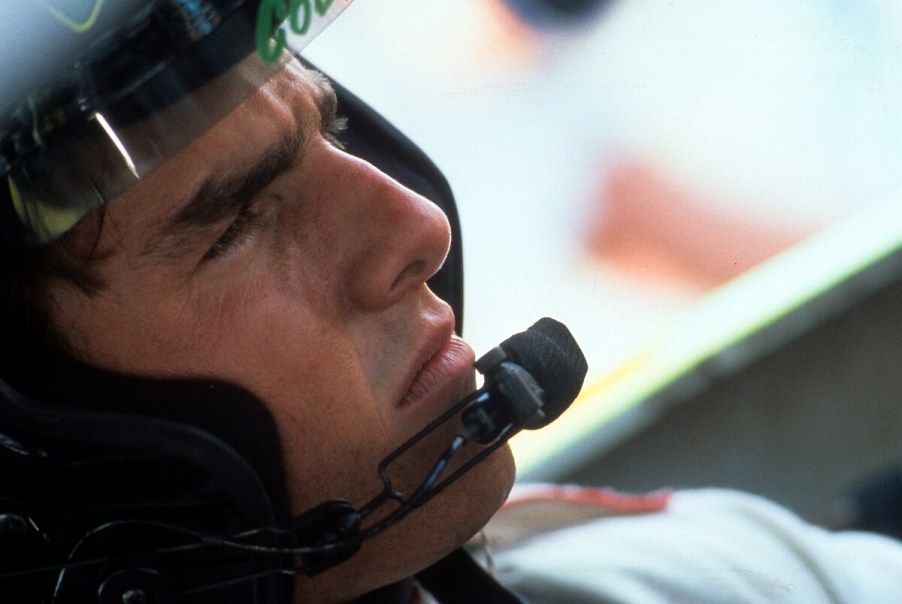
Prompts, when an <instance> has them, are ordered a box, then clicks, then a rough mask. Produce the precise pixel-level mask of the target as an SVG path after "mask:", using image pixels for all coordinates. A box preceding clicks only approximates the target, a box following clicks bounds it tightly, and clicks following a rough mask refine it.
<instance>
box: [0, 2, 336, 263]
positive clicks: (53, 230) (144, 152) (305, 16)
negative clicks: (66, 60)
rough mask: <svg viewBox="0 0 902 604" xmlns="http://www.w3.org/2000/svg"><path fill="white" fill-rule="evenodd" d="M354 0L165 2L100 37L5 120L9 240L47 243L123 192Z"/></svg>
mask: <svg viewBox="0 0 902 604" xmlns="http://www.w3.org/2000/svg"><path fill="white" fill-rule="evenodd" d="M350 2H351V0H307V1H300V2H291V7H290V8H287V3H285V2H282V1H266V0H264V1H262V2H259V3H258V2H245V3H238V6H237V8H236V7H232V10H231V12H229V13H226V12H225V9H222V7H219V9H218V10H220V13H221V14H219V15H218V17H217V18H216V19H211V18H210V14H211V12H210V11H212V10H213V9H214V8H216V7H215V6H213V5H214V4H217V3H216V2H214V1H213V0H209V2H207V3H206V4H207V5H209V6H207V8H208V9H210V10H208V11H207V13H205V15H204V18H205V19H206V21H207V23H206V24H204V23H201V24H200V25H198V24H197V23H188V24H187V25H186V24H185V21H186V17H185V15H183V14H181V13H178V14H177V13H174V12H173V11H174V10H175V8H174V7H176V8H179V9H184V6H186V5H191V6H192V7H197V6H202V5H205V3H204V2H197V1H195V2H192V3H186V2H183V1H182V0H165V1H163V2H160V3H158V5H157V10H156V11H151V12H150V14H149V15H148V16H147V18H146V19H145V20H144V22H142V23H141V24H139V25H137V26H132V27H131V28H130V30H129V32H127V34H122V33H120V34H119V35H118V38H116V37H115V36H113V37H111V36H110V34H105V35H104V36H101V39H100V40H99V41H98V42H97V43H95V44H94V45H93V46H92V47H91V48H90V49H89V51H86V52H85V53H84V54H83V55H82V58H80V59H79V61H78V62H77V63H76V65H75V66H73V68H72V69H71V70H69V71H66V72H64V73H62V74H60V75H59V76H58V77H57V78H56V79H55V80H54V81H52V82H50V83H49V85H44V86H42V87H41V88H40V90H39V92H32V93H29V94H27V95H25V99H24V100H23V101H20V102H19V103H18V105H16V106H15V107H14V109H13V110H11V111H8V112H7V116H6V120H5V121H4V122H2V123H0V159H2V161H3V164H5V165H4V166H3V167H5V172H6V178H7V185H8V188H9V195H8V197H7V198H6V199H3V198H0V203H2V204H3V205H4V206H6V207H5V208H4V209H3V210H0V221H3V222H4V223H6V226H5V227H4V229H3V230H4V233H3V237H4V239H6V243H10V242H12V243H14V244H20V243H26V244H32V245H35V244H42V243H46V242H48V241H51V240H53V239H55V238H57V237H59V236H60V235H62V234H63V233H65V232H66V231H68V230H69V229H71V228H72V227H73V226H74V225H75V224H76V223H77V222H78V221H79V220H80V219H81V218H82V217H84V216H85V215H87V214H88V213H90V212H92V211H93V210H95V209H96V208H98V207H100V206H102V205H104V204H106V203H107V202H108V201H110V200H111V199H113V198H114V197H116V196H118V195H120V194H122V193H123V192H124V191H125V190H126V189H128V188H129V187H130V186H131V185H133V184H134V183H135V182H137V181H138V180H139V179H141V178H143V177H144V176H146V175H147V174H149V173H150V172H152V171H153V170H154V169H155V168H156V167H158V166H159V165H161V164H162V163H164V162H165V161H166V160H167V159H169V158H170V157H172V156H173V155H174V154H175V153H176V152H177V151H179V150H180V149H182V148H183V147H185V146H186V145H187V144H188V143H190V142H191V141H192V140H194V139H195V138H197V137H198V136H200V135H201V134H203V133H204V132H206V131H207V130H208V129H209V128H210V127H211V126H213V125H214V124H216V123H217V122H219V121H220V120H222V119H223V118H224V117H225V116H226V115H227V114H229V113H230V112H231V111H232V110H233V109H235V108H236V107H237V106H238V105H239V104H240V103H241V102H243V101H244V100H246V99H247V98H248V97H249V96H250V95H251V94H253V93H254V92H255V91H256V90H257V89H259V88H260V86H262V85H263V84H264V83H266V82H267V81H268V80H269V79H270V78H271V77H272V76H273V75H274V74H275V73H276V72H278V71H279V70H280V69H281V68H282V67H283V66H284V64H285V63H286V62H287V61H289V60H291V56H292V51H293V52H298V51H299V50H300V49H301V48H303V47H304V46H305V45H306V44H307V43H309V42H310V41H311V40H312V39H313V38H314V37H315V36H316V35H318V34H319V33H320V32H321V31H322V30H323V29H324V28H325V27H326V26H328V24H329V23H331V22H332V21H333V20H334V19H335V18H336V17H337V16H338V14H340V13H341V12H342V11H343V10H344V9H345V8H346V7H347V6H348V5H349V4H350ZM219 4H230V5H236V3H235V2H234V1H233V2H231V3H228V2H226V3H222V2H220V3H219ZM189 16H190V15H189ZM173 22H176V26H173ZM161 23H164V25H160V24H161ZM167 26H168V27H167ZM174 31H175V32H177V33H175V34H174V33H173V32H174ZM113 38H116V39H115V44H113ZM186 38H188V39H189V42H186V41H185V39H186ZM289 43H290V47H289ZM180 46H182V48H180ZM111 48H112V49H113V50H110V49H111ZM98 54H99V56H100V58H96V59H95V58H94V55H98ZM85 57H88V58H85Z"/></svg>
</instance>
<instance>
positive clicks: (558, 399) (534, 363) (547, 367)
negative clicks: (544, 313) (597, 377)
mask: <svg viewBox="0 0 902 604" xmlns="http://www.w3.org/2000/svg"><path fill="white" fill-rule="evenodd" d="M501 348H502V349H504V352H505V353H507V356H508V358H509V360H511V361H512V362H514V363H516V364H517V365H519V366H520V367H522V368H523V369H525V370H526V371H528V372H529V373H530V374H531V375H532V377H533V378H534V379H535V380H536V382H537V383H538V384H539V386H541V388H542V390H544V391H545V404H544V406H543V407H542V411H543V413H544V414H545V419H544V420H543V421H542V422H541V423H540V424H538V425H536V426H531V427H530V428H532V429H536V428H541V427H543V426H547V425H548V424H550V423H551V422H553V421H554V420H556V419H557V418H558V416H560V415H561V413H563V412H564V411H565V410H566V409H567V407H569V406H570V404H571V403H572V402H573V400H574V399H575V398H576V395H578V394H579V391H580V389H582V387H583V380H585V378H586V372H587V371H588V369H589V365H588V363H586V357H585V355H583V351H582V350H580V348H579V344H577V343H576V340H575V339H574V338H573V335H571V333H570V330H569V329H567V327H566V326H565V325H564V324H563V323H560V322H558V321H555V320H554V319H550V318H548V317H545V318H543V319H539V320H538V321H537V322H536V323H535V324H534V325H533V326H532V327H530V328H529V329H527V330H526V331H524V332H521V333H518V334H514V335H512V336H511V337H509V338H508V339H507V340H505V341H504V342H502V343H501Z"/></svg>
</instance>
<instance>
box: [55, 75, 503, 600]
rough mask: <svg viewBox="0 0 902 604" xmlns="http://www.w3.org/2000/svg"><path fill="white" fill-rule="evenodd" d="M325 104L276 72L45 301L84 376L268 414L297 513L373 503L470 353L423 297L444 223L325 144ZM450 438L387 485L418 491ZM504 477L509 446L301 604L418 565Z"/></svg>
mask: <svg viewBox="0 0 902 604" xmlns="http://www.w3.org/2000/svg"><path fill="white" fill-rule="evenodd" d="M330 94H331V92H330V91H329V90H328V89H327V88H326V87H324V86H323V85H322V84H321V83H319V81H318V80H317V79H316V78H314V77H313V76H312V75H311V74H309V73H307V72H305V71H304V70H303V69H301V68H300V67H298V66H295V65H291V66H289V67H288V68H286V69H285V70H284V71H282V72H281V73H280V74H278V75H277V76H276V77H274V78H273V79H272V80H271V81H270V82H269V83H268V84H267V85H266V86H264V87H263V88H261V89H260V90H259V91H258V92H257V93H256V94H255V95H254V96H253V97H251V98H250V99H249V100H248V101H246V102H245V103H244V104H243V105H241V106H240V107H239V108H238V109H236V110H235V111H234V112H232V113H231V114H230V115H229V116H228V117H227V118H226V119H225V120H224V121H222V122H220V123H219V124H218V125H216V126H215V127H214V128H212V129H211V130H210V131H209V132H207V133H206V134H205V135H204V136H203V137H201V138H200V139H198V140H197V141H195V142H194V143H192V144H191V145H190V146H189V147H188V148H186V149H185V150H183V151H182V152H180V153H179V154H178V155H177V156H175V157H174V158H173V159H171V160H169V161H168V162H166V163H165V164H163V165H162V166H161V167H160V168H158V169H157V170H156V171H155V172H153V173H152V174H151V175H149V176H148V177H147V178H145V179H144V180H142V181H140V182H139V183H138V184H137V185H135V186H134V187H132V188H131V189H130V190H129V191H128V192H126V193H125V194H123V195H122V196H120V197H118V198H117V199H115V200H113V201H112V202H111V203H110V204H108V205H107V208H106V213H105V216H104V218H103V228H102V231H101V237H100V242H99V245H98V248H97V255H98V257H99V258H101V260H100V264H99V267H98V269H99V271H100V274H101V276H102V278H103V279H105V281H106V287H105V288H104V289H103V290H102V291H101V292H100V293H99V294H96V295H94V296H91V297H88V296H86V295H84V294H83V293H81V292H80V291H78V290H77V289H75V288H73V287H71V286H67V285H66V284H64V283H57V284H55V285H54V287H53V289H52V290H51V296H52V301H53V302H54V309H55V310H54V311H53V312H54V320H55V323H56V325H57V326H58V328H59V329H60V330H61V331H62V333H63V334H64V336H65V337H67V338H68V340H69V342H70V343H71V345H72V347H73V349H74V350H75V351H76V354H77V355H78V356H79V357H80V358H81V359H82V360H84V361H87V362H89V363H92V364H95V365H98V366H101V367H105V368H108V369H112V370H116V371H121V372H125V373H130V374H138V375H145V376H157V377H203V378H215V379H219V380H223V381H228V382H231V383H234V384H237V385H239V386H242V387H244V388H246V389H247V390H249V391H250V392H252V393H253V394H255V395H256V396H257V397H258V398H259V399H260V400H261V401H264V404H265V405H266V406H267V408H268V409H269V411H270V413H271V414H272V415H273V417H274V418H275V420H276V423H277V425H278V427H279V432H280V436H281V440H282V447H283V451H284V455H285V463H286V468H287V473H288V477H287V479H288V488H289V492H290V496H291V505H292V509H293V511H294V512H295V513H300V512H302V511H304V510H306V509H308V508H309V507H311V506H313V505H315V504H318V503H320V502H322V501H324V500H327V499H332V498H346V499H350V501H351V502H352V503H353V504H354V505H355V506H360V505H362V504H363V503H365V502H366V501H368V500H369V499H370V498H372V497H373V496H374V495H376V494H377V493H378V492H379V491H380V490H381V488H382V484H381V482H380V481H379V480H378V477H377V473H376V467H377V465H378V462H379V461H380V460H381V459H382V458H383V457H384V456H385V455H386V454H387V453H389V452H390V451H391V450H393V449H394V448H396V447H397V446H398V445H400V444H401V443H402V442H404V441H405V440H406V439H408V438H409V437H410V436H412V435H413V434H414V433H415V432H417V431H418V430H419V429H420V428H422V427H423V426H424V425H425V424H426V423H427V422H428V421H430V420H431V419H433V418H434V417H435V416H437V415H438V414H439V413H440V412H441V411H443V410H444V409H446V408H448V407H449V406H450V405H451V404H452V403H453V402H455V401H457V400H459V399H460V398H461V397H463V396H464V395H465V394H466V393H468V392H469V391H470V390H471V389H472V388H473V372H472V368H471V365H472V362H473V352H472V351H471V349H470V348H469V346H467V345H466V344H465V343H463V342H462V341H461V340H459V339H458V338H457V337H456V336H454V335H453V327H454V316H453V313H452V311H451V309H450V308H449V306H448V305H447V304H445V303H444V302H442V301H441V300H440V299H438V298H437V297H436V296H435V295H433V293H432V292H431V291H430V290H429V289H428V287H427V286H426V283H425V281H426V279H428V278H429V277H430V276H431V275H432V274H434V273H435V272H436V271H437V270H438V268H439V267H440V266H441V264H442V262H443V261H444V259H445V256H446V254H447V252H448V248H449V241H450V231H449V226H448V222H447V219H446V218H445V216H444V214H443V213H442V212H441V211H440V210H439V208H437V207H436V206H435V205H433V204H432V203H430V202H429V201H427V200H426V199H423V198H422V197H419V196H418V195H416V194H415V193H413V192H411V191H409V190H407V189H405V188H403V187H401V186H400V185H399V184H398V183H396V182H395V181H393V180H391V179H390V178H388V177H387V176H385V175H384V174H382V173H381V172H379V171H378V170H376V169H375V168H374V167H373V166H371V165H369V164H367V163H364V162H362V161H360V160H358V159H356V158H354V157H352V156H349V155H347V154H345V153H344V152H342V151H341V150H340V149H338V148H337V147H336V146H334V145H333V144H331V143H330V142H329V140H328V136H327V134H328V129H329V127H330V124H329V123H327V122H328V121H329V119H328V113H329V112H328V111H324V107H325V106H328V98H329V96H330ZM454 429H455V426H449V428H448V430H449V431H446V432H445V433H443V434H441V435H439V436H438V437H437V438H435V439H431V440H429V441H427V442H426V443H425V444H424V445H423V447H420V448H418V449H417V450H416V451H415V455H411V456H408V458H407V459H402V460H399V462H398V464H397V465H398V467H397V468H395V469H394V470H393V480H394V481H395V482H397V483H399V486H401V487H402V488H407V489H410V488H411V486H412V485H414V484H415V483H418V482H419V480H421V479H422V478H423V477H424V476H425V474H426V472H427V470H428V468H429V467H431V465H432V464H433V463H434V462H435V460H436V459H437V457H438V455H439V454H440V451H441V450H442V449H443V448H444V447H445V446H446V445H447V443H448V442H449V440H450V434H451V432H450V431H452V430H454ZM512 479H513V465H512V461H511V457H510V454H509V452H508V451H507V450H506V449H502V450H501V451H499V452H498V453H496V454H494V455H492V456H491V457H489V458H488V459H487V460H486V461H485V462H483V463H482V464H480V465H478V466H477V467H476V468H475V469H474V470H473V471H472V472H470V473H469V474H468V475H466V476H465V477H464V478H463V479H462V480H461V481H459V482H458V483H457V484H455V485H454V486H453V487H452V488H450V489H448V490H447V491H446V492H444V493H442V494H441V495H439V496H438V497H436V498H435V499H434V500H433V501H431V502H430V503H429V504H427V505H426V506H424V507H423V508H421V509H420V510H418V511H417V512H415V513H414V514H413V515H411V516H410V517H409V518H408V519H406V520H405V521H403V522H402V523H400V524H399V525H398V526H396V527H395V528H393V529H391V530H390V531H388V532H387V533H385V534H384V535H383V536H381V537H379V538H377V539H376V540H373V541H372V542H371V543H368V544H367V545H365V546H364V547H363V548H362V549H361V551H360V552H358V554H357V555H356V556H355V557H354V558H352V559H351V560H350V561H349V562H347V563H345V564H342V565H340V566H339V567H337V568H336V569H334V570H331V571H329V572H326V573H324V574H322V575H320V576H318V577H317V578H316V579H315V580H309V579H301V580H299V581H298V588H297V589H298V594H299V596H304V597H308V596H309V597H316V598H318V599H323V600H324V599H339V598H345V597H349V596H353V595H356V594H359V593H361V592H364V591H367V590H369V589H372V588H375V587H377V586H379V585H381V584H384V583H387V582H389V581H391V580H395V579H399V578H401V577H404V576H407V575H409V574H410V573H411V572H414V571H416V570H418V569H419V568H422V567H423V566H425V565H427V564H429V563H430V562H432V561H434V560H436V559H438V558H439V557H440V556H441V555H443V554H444V553H447V552H448V551H450V549H452V548H453V547H455V546H457V545H458V544H460V543H461V542H462V541H464V540H466V539H467V538H468V537H469V536H471V535H472V534H473V533H474V532H475V531H477V530H478V529H479V528H480V527H481V525H482V524H483V523H484V522H485V521H486V520H487V519H488V518H489V516H490V515H491V514H492V513H493V512H494V511H495V509H497V507H498V506H499V505H500V504H501V502H502V501H503V499H504V497H505V496H506V494H507V491H508V489H509V488H510V484H511V481H512ZM407 492H408V493H409V490H408V491H407ZM323 594H328V595H326V596H324V595H323Z"/></svg>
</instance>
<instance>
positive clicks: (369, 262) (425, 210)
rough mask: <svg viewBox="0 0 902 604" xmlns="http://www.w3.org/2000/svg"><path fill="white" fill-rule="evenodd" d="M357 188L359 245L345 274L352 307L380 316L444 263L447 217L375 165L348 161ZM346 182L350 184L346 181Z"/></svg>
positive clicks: (353, 198) (448, 233) (352, 200)
mask: <svg viewBox="0 0 902 604" xmlns="http://www.w3.org/2000/svg"><path fill="white" fill-rule="evenodd" d="M346 161H348V162H349V164H350V167H349V168H348V170H349V173H346V174H347V175H348V176H349V178H350V179H352V180H351V182H353V183H354V184H353V189H354V190H355V193H356V194H352V195H351V197H350V198H349V201H348V203H350V204H351V205H352V209H351V213H352V214H353V215H354V216H355V217H356V219H353V220H350V221H349V225H354V227H353V228H354V233H352V236H353V237H355V238H356V239H357V242H356V244H355V245H354V246H353V248H352V249H353V250H354V255H353V258H351V259H350V260H351V261H350V263H349V266H348V270H347V271H346V277H347V281H346V288H347V290H346V291H347V296H348V299H349V301H350V302H351V303H352V304H354V305H355V306H357V307H359V308H361V309H364V310H382V309H384V308H387V307H389V306H391V305H392V304H393V303H395V302H397V301H398V300H400V299H401V298H403V297H404V296H405V295H406V294H407V293H409V292H410V291H412V290H414V289H418V288H420V287H421V286H423V284H424V283H425V282H426V280H427V279H429V277H431V276H432V275H434V274H435V273H436V272H437V271H438V270H439V268H441V266H442V264H443V263H444V261H445V258H446V257H447V255H448V250H449V248H450V245H451V227H450V225H449V223H448V218H447V217H446V216H445V213H444V212H442V210H441V209H440V208H439V207H438V206H436V205H435V204H434V203H432V202H430V201H429V200H427V199H425V198H423V197H421V196H420V195H417V194H416V193H414V192H413V191H411V190H410V189H407V188H405V187H403V186H402V185H400V184H399V183H398V182H396V181H395V180H393V179H391V178H389V177H388V176H386V175H385V174H383V173H382V172H380V171H379V170H378V169H376V168H375V167H373V166H372V165H370V164H368V163H365V162H362V161H360V160H358V159H356V158H346ZM346 182H348V181H346Z"/></svg>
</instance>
